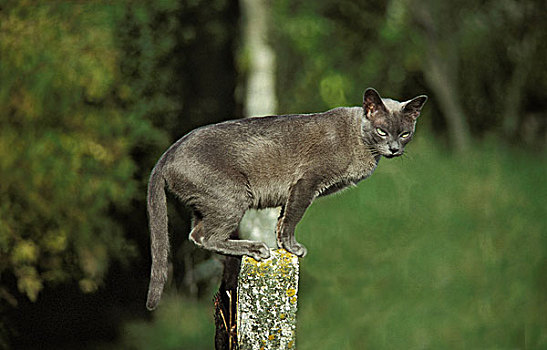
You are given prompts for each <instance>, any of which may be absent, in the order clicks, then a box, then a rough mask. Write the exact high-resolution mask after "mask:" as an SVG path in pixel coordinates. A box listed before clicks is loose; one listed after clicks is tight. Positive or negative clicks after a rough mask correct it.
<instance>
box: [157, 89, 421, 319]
mask: <svg viewBox="0 0 547 350" xmlns="http://www.w3.org/2000/svg"><path fill="white" fill-rule="evenodd" d="M426 101H427V96H425V95H421V96H418V97H415V98H413V99H411V100H409V101H405V102H398V101H395V100H391V99H382V98H381V97H380V95H379V94H378V92H377V91H376V90H374V89H372V88H369V89H367V90H366V91H365V94H364V98H363V106H362V107H340V108H335V109H332V110H329V111H326V112H323V113H314V114H295V115H282V116H269V117H259V118H247V119H238V120H231V121H227V122H223V123H219V124H213V125H208V126H204V127H201V128H199V129H195V130H193V131H192V132H190V133H189V134H187V135H185V136H184V137H182V138H181V139H180V140H178V141H177V142H176V143H174V144H173V145H172V146H171V147H170V148H169V149H168V150H167V151H166V152H165V153H164V154H163V155H162V156H161V158H160V160H159V161H158V163H157V164H156V166H155V167H154V169H153V170H152V173H151V175H150V181H149V184H148V202H147V204H148V215H149V221H150V234H151V251H152V271H151V280H150V286H149V290H148V301H147V307H148V309H150V310H153V309H155V308H156V306H157V304H158V303H159V299H160V297H161V293H162V291H163V287H164V285H165V282H166V280H167V270H168V255H169V236H168V231H167V204H166V196H165V187H166V186H167V188H168V189H169V190H170V191H171V192H173V193H175V194H176V195H177V196H178V198H179V199H180V200H181V201H182V202H184V203H185V204H186V205H187V206H188V207H190V208H191V210H192V213H193V224H192V231H191V232H190V235H189V238H190V240H192V241H193V242H194V243H195V244H196V245H198V246H199V247H202V248H205V249H209V250H211V251H214V252H217V253H220V254H226V255H247V256H250V257H253V258H254V259H256V260H261V259H266V258H268V257H269V256H270V250H269V249H268V247H267V246H266V245H265V244H264V243H262V242H256V241H248V240H239V239H237V238H238V237H237V227H238V224H239V222H240V221H241V218H242V217H243V214H244V213H245V212H246V211H247V210H248V209H251V208H253V209H262V208H270V207H281V215H280V217H279V219H278V223H277V231H276V232H277V243H278V246H279V247H280V248H284V249H286V250H287V251H289V252H291V253H294V254H295V255H297V256H299V257H303V256H305V255H306V252H307V250H306V248H305V247H304V246H303V245H302V244H300V243H298V242H297V241H296V239H295V237H294V230H295V227H296V224H297V223H298V222H299V221H300V219H301V218H302V216H303V215H304V212H305V210H306V209H307V208H308V207H309V205H310V204H311V203H312V201H313V200H314V199H315V198H317V197H318V196H324V195H328V194H331V193H334V192H337V191H339V190H342V189H344V188H346V187H348V186H351V185H355V184H356V183H357V182H359V181H361V180H363V179H365V178H367V177H368V176H370V175H371V174H372V173H373V171H374V170H375V169H376V166H377V165H378V162H379V160H380V158H381V156H384V157H387V158H392V157H396V156H400V155H402V154H403V151H404V147H405V145H406V144H407V143H408V142H409V141H410V140H411V139H412V136H413V134H414V130H415V125H416V119H417V118H418V116H419V114H420V111H421V109H422V107H423V105H424V103H425V102H426Z"/></svg>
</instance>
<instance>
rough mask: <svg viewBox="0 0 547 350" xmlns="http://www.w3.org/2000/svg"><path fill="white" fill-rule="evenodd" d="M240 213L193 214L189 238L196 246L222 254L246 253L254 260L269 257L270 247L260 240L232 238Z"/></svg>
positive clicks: (241, 215) (241, 214)
mask: <svg viewBox="0 0 547 350" xmlns="http://www.w3.org/2000/svg"><path fill="white" fill-rule="evenodd" d="M244 212H245V211H242V212H241V213H237V214H236V213H228V212H216V211H215V212H210V213H208V214H206V215H203V216H201V217H200V216H198V215H195V216H194V218H195V220H194V224H193V228H192V231H191V232H190V235H189V238H190V240H191V241H193V242H194V243H195V244H196V245H197V246H199V247H201V248H204V249H207V250H211V251H213V252H216V253H219V254H224V255H247V256H250V257H252V258H254V259H255V260H262V259H267V258H269V257H270V249H269V248H268V247H267V246H266V245H265V244H264V243H262V242H255V241H248V240H239V239H234V238H236V237H234V236H236V234H235V233H236V232H237V228H238V226H239V222H240V221H241V218H242V217H243V214H244Z"/></svg>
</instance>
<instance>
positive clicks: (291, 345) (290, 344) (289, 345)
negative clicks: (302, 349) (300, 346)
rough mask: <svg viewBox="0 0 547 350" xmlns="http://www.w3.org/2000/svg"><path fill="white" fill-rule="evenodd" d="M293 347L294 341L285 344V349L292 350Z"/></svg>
mask: <svg viewBox="0 0 547 350" xmlns="http://www.w3.org/2000/svg"><path fill="white" fill-rule="evenodd" d="M293 346H294V340H291V341H290V342H289V344H287V347H288V348H289V349H292V348H293Z"/></svg>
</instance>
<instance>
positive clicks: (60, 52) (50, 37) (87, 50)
mask: <svg viewBox="0 0 547 350" xmlns="http://www.w3.org/2000/svg"><path fill="white" fill-rule="evenodd" d="M120 10H121V8H120V7H119V6H116V5H111V4H109V2H100V1H98V2H93V3H85V2H84V3H77V4H76V3H70V2H62V1H60V2H51V1H22V2H7V4H4V5H2V11H1V12H0V52H1V57H2V64H1V65H0V81H2V84H1V88H0V110H2V114H1V115H0V178H1V179H2V181H1V182H0V197H1V198H2V201H1V203H0V274H1V275H2V276H3V277H5V275H6V274H8V273H10V274H13V275H14V276H15V277H16V280H17V287H18V289H19V291H20V292H22V293H24V294H26V295H27V296H28V297H29V298H30V299H31V300H36V298H37V296H38V293H39V292H40V290H41V289H42V288H44V284H46V283H49V282H60V281H66V280H67V279H76V280H78V281H79V284H80V287H81V289H82V290H83V291H84V292H92V291H94V290H96V289H97V287H98V286H99V285H100V283H101V281H102V279H103V276H104V275H105V273H106V271H107V269H108V265H109V261H110V260H111V259H117V260H120V261H125V260H126V259H127V258H129V257H131V256H133V255H134V253H135V252H134V246H133V244H131V243H130V242H129V241H128V240H127V239H125V238H124V236H123V232H122V230H121V226H120V224H119V223H118V222H116V220H114V218H113V217H112V212H113V210H115V209H116V208H117V209H120V210H121V209H123V208H126V209H127V207H128V204H129V203H130V201H131V200H132V199H134V198H136V197H137V196H140V197H142V195H140V194H139V193H137V191H136V189H137V183H136V182H135V181H134V180H133V175H134V171H135V163H134V161H133V159H132V158H131V150H132V148H133V147H134V146H135V145H136V144H138V143H139V142H142V141H143V140H146V139H148V138H150V137H152V136H153V135H155V133H156V131H154V129H153V128H152V127H151V124H150V123H149V122H147V121H146V120H145V119H144V118H143V117H142V115H138V114H136V113H130V112H128V111H127V110H125V109H124V108H123V105H124V103H126V101H127V99H128V96H129V95H130V93H131V88H130V87H129V86H127V85H126V84H124V83H123V82H122V80H121V73H120V71H119V64H118V59H119V55H120V52H119V50H118V49H117V47H116V44H115V42H114V41H113V28H114V23H116V21H118V17H119V15H120V13H121V12H120ZM89 13H93V15H92V16H89Z"/></svg>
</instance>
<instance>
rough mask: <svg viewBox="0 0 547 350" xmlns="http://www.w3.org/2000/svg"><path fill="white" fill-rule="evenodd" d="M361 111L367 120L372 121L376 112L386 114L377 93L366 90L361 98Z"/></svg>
mask: <svg viewBox="0 0 547 350" xmlns="http://www.w3.org/2000/svg"><path fill="white" fill-rule="evenodd" d="M363 109H364V110H365V116H366V118H367V119H369V120H370V119H374V117H375V116H376V115H377V114H378V112H387V109H386V106H384V103H383V102H382V98H381V97H380V94H379V93H378V91H376V90H374V89H373V88H368V89H367V90H366V91H365V95H364V96H363Z"/></svg>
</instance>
